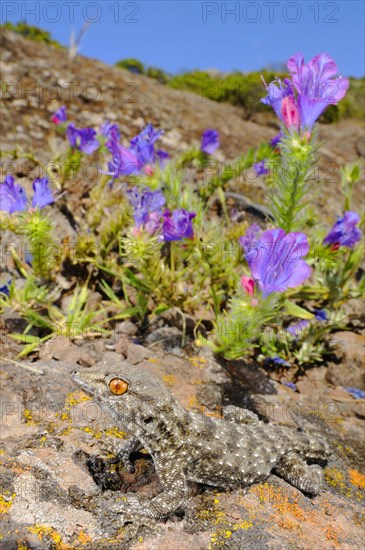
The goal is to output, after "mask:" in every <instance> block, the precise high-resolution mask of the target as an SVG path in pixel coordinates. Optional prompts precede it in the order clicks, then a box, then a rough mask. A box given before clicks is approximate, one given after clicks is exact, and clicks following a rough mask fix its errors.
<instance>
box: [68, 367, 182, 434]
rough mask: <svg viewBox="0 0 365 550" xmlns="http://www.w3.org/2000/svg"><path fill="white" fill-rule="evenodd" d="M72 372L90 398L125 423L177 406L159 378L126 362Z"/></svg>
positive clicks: (72, 376) (138, 423)
mask: <svg viewBox="0 0 365 550" xmlns="http://www.w3.org/2000/svg"><path fill="white" fill-rule="evenodd" d="M108 363H109V361H104V362H103V363H99V364H98V365H96V366H94V367H91V368H88V369H83V370H82V371H81V372H77V371H74V372H73V373H72V374H71V379H72V381H73V382H74V383H75V384H76V385H77V386H78V387H79V388H80V389H82V390H83V391H84V392H86V393H87V394H88V395H90V396H91V397H93V398H94V399H95V400H96V401H97V402H98V403H99V405H100V406H101V408H103V409H105V410H107V411H108V412H109V414H111V415H112V416H113V417H114V419H116V420H118V421H119V422H124V423H126V424H129V425H132V426H133V425H143V424H144V422H146V419H148V418H151V417H152V418H156V417H157V416H159V415H164V414H171V411H172V409H173V408H174V407H176V406H178V404H177V402H176V400H175V398H174V397H173V396H172V394H171V393H170V391H169V390H168V389H167V388H166V386H165V385H164V384H163V382H161V380H159V378H157V377H155V376H153V375H152V374H150V373H148V372H147V371H146V370H144V369H142V368H141V367H138V366H134V365H130V364H129V363H127V362H126V361H121V362H119V363H118V364H116V365H115V364H114V365H109V364H108Z"/></svg>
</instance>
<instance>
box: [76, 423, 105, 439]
mask: <svg viewBox="0 0 365 550" xmlns="http://www.w3.org/2000/svg"><path fill="white" fill-rule="evenodd" d="M78 429H79V430H81V431H82V432H86V433H88V434H91V435H92V437H95V439H101V438H102V436H103V433H102V432H97V431H96V430H93V429H92V428H89V427H88V426H86V427H85V428H78Z"/></svg>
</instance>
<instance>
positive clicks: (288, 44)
mask: <svg viewBox="0 0 365 550" xmlns="http://www.w3.org/2000/svg"><path fill="white" fill-rule="evenodd" d="M1 19H2V22H5V21H12V22H17V21H19V20H22V19H26V20H27V22H28V23H29V24H32V25H37V26H39V27H42V28H45V29H47V30H49V31H50V32H51V33H52V35H53V36H54V37H55V38H56V39H57V40H59V41H60V42H61V43H63V44H68V43H69V38H70V34H71V31H72V30H73V29H74V30H75V31H76V32H78V31H79V30H80V29H81V28H82V26H83V24H84V22H85V21H86V20H87V19H90V20H93V21H94V22H93V23H92V24H91V25H90V27H89V29H88V30H87V32H86V34H85V36H84V38H83V40H82V44H81V51H80V53H81V54H82V55H86V56H88V57H94V58H97V59H100V60H102V61H105V62H106V63H110V64H112V63H115V62H116V61H118V60H120V59H124V58H126V57H136V58H138V59H140V60H141V61H143V62H145V63H147V64H149V65H154V66H157V67H161V68H163V69H164V70H166V71H168V72H172V73H176V72H179V71H182V70H189V69H196V68H199V69H207V68H217V69H219V70H222V71H231V70H235V69H236V70H240V71H243V72H245V71H251V70H258V69H261V68H263V67H264V66H266V65H268V64H277V63H279V62H283V61H286V60H287V59H288V58H289V57H290V56H291V55H292V54H293V53H295V52H297V51H302V52H303V53H304V55H305V58H306V59H310V58H311V57H312V56H313V55H315V54H316V53H319V52H322V51H327V52H328V53H329V54H330V55H331V56H332V57H333V58H334V59H335V60H336V62H337V64H338V67H339V70H340V72H341V74H342V75H344V76H363V75H364V73H365V70H364V50H365V48H364V32H363V25H364V2H363V0H345V1H342V0H337V1H335V2H330V1H326V0H324V1H323V0H319V1H315V0H301V1H279V0H267V1H265V0H259V1H258V0H256V1H249V0H242V1H237V0H236V1H225V2H221V1H214V0H212V1H208V0H206V1H201V0H135V1H129V0H104V1H101V2H100V1H98V2H97V1H88V0H69V1H66V0H64V1H63V0H53V1H48V0H38V1H21V0H18V1H14V0H3V3H2V8H1Z"/></svg>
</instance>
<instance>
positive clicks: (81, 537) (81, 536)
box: [76, 531, 92, 544]
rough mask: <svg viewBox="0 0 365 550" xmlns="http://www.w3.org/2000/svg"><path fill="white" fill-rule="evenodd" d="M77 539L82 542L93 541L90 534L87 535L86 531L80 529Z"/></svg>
mask: <svg viewBox="0 0 365 550" xmlns="http://www.w3.org/2000/svg"><path fill="white" fill-rule="evenodd" d="M76 540H77V542H79V543H80V544H87V543H88V542H91V541H92V538H91V537H90V535H87V534H86V533H85V532H84V531H80V533H79V534H78V536H77V539H76Z"/></svg>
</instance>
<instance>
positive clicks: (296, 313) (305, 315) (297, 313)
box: [284, 300, 314, 319]
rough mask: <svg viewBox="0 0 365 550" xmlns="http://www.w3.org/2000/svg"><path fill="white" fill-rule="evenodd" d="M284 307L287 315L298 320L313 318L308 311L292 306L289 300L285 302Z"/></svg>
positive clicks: (295, 305)
mask: <svg viewBox="0 0 365 550" xmlns="http://www.w3.org/2000/svg"><path fill="white" fill-rule="evenodd" d="M284 307H285V308H286V311H287V313H289V315H292V316H293V317H298V318H299V319H313V318H314V315H313V313H310V311H307V310H306V309H303V308H302V307H300V306H298V305H297V304H294V303H293V302H290V301H289V300H285V302H284Z"/></svg>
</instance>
